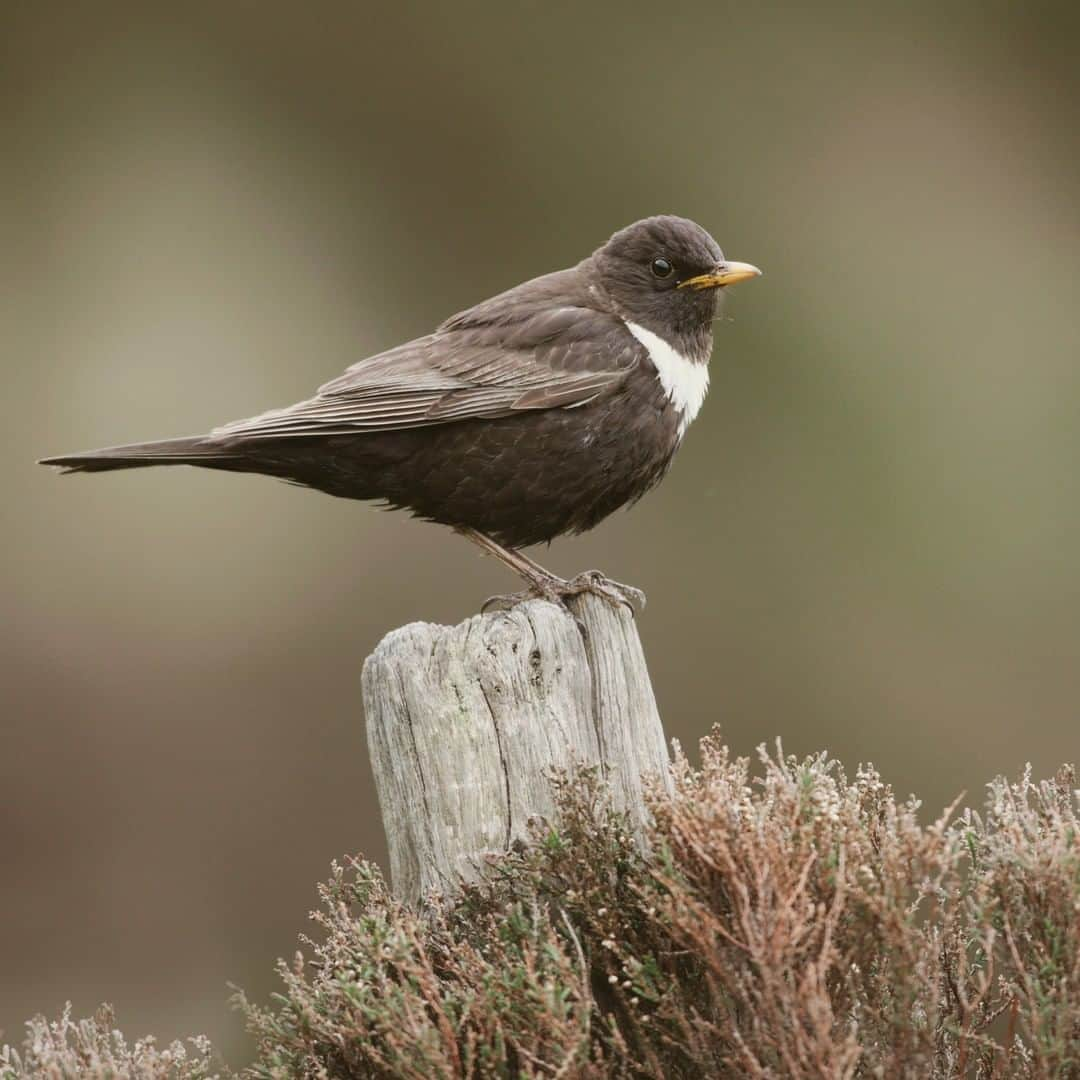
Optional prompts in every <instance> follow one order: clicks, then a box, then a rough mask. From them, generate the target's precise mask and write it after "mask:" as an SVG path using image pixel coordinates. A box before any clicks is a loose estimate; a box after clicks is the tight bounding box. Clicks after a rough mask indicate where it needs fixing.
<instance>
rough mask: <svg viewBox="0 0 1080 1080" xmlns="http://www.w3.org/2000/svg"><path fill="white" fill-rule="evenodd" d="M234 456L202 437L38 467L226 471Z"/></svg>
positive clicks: (73, 457)
mask: <svg viewBox="0 0 1080 1080" xmlns="http://www.w3.org/2000/svg"><path fill="white" fill-rule="evenodd" d="M235 460H236V455H235V452H233V451H230V450H228V449H226V448H225V447H223V446H221V444H220V443H213V442H211V441H210V440H209V439H206V438H205V437H203V436H196V437H195V438H188V439H162V440H160V441H158V442H145V443H130V444H129V445H127V446H107V447H105V448H104V449H103V450H87V451H86V452H84V453H81V454H65V455H63V457H52V458H42V459H41V461H39V462H38V464H39V465H55V466H59V467H60V468H61V470H62V471H63V472H64V473H76V472H108V471H109V470H110V469H139V468H143V467H144V466H147V465H202V466H204V467H210V468H214V467H215V465H216V466H219V467H227V463H228V462H230V461H235Z"/></svg>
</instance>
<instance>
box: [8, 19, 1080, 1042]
mask: <svg viewBox="0 0 1080 1080" xmlns="http://www.w3.org/2000/svg"><path fill="white" fill-rule="evenodd" d="M1068 10H1069V9H1068V8H1066V6H1064V5H1062V6H1061V7H1060V8H1059V7H1055V6H1052V5H1040V4H1033V5H1019V4H1004V3H998V4H995V3H970V4H965V3H956V4H949V5H940V4H929V3H926V4H904V5H900V4H893V5H884V4H879V5H869V4H854V3H853V4H847V3H842V2H830V0H825V2H824V3H819V4H814V5H797V4H747V3H741V4H729V3H706V4H701V3H696V4H655V5H644V4H626V3H621V4H591V5H566V6H563V5H559V4H552V3H545V4H541V3H516V4H498V5H496V4H491V5H481V6H475V5H463V4H460V3H457V4H452V5H451V4H445V5H443V4H425V5H421V6H414V5H409V4H397V5H385V6H384V5H378V6H376V5H364V4H360V3H350V4H340V5H318V4H317V5H286V4H278V3H259V4H256V3H226V4H219V3H198V2H196V3H188V4H184V5H161V4H157V5H146V4H131V5H129V6H115V5H112V4H109V3H103V4H96V5H78V6H76V5H53V4H28V3H27V4H24V3H9V4H6V5H5V12H4V14H5V18H4V28H3V31H2V35H0V116H2V120H3V132H4V153H3V169H2V171H0V196H2V197H0V215H2V220H0V229H2V245H0V260H2V265H3V271H2V273H3V289H2V293H0V295H2V297H3V304H2V310H3V319H2V324H0V334H2V337H0V342H2V349H3V352H2V355H3V385H4V404H5V408H4V423H3V426H2V434H0V438H2V439H3V444H4V445H3V455H2V461H3V466H2V467H3V474H2V477H3V490H4V529H3V534H2V537H3V539H2V542H3V545H4V552H3V561H2V569H0V575H2V576H0V588H2V594H3V599H2V607H3V612H4V617H3V621H2V630H0V632H2V642H3V647H2V659H0V663H2V665H3V670H2V672H0V709H2V723H0V740H2V741H0V852H2V862H0V1028H3V1029H4V1030H5V1032H6V1035H7V1038H8V1039H9V1040H10V1039H12V1038H14V1039H18V1038H21V1022H22V1020H24V1019H25V1018H26V1017H28V1016H29V1015H30V1014H31V1013H33V1012H35V1011H38V1010H41V1011H44V1012H46V1013H54V1012H56V1011H57V1010H58V1009H59V1008H60V1007H61V1006H62V1004H63V1002H64V1000H65V999H66V998H71V999H72V1000H73V1001H74V1003H75V1007H76V1010H77V1011H78V1012H85V1011H87V1010H90V1009H91V1008H93V1006H94V1005H95V1004H96V1003H97V1002H99V1001H101V1000H110V1001H112V1002H114V1003H115V1005H116V1006H117V1008H118V1011H119V1015H120V1019H121V1021H122V1023H123V1025H124V1027H125V1029H126V1030H127V1031H129V1032H131V1033H133V1034H136V1033H141V1032H144V1031H153V1032H155V1033H157V1034H158V1035H159V1036H161V1037H164V1038H171V1037H174V1036H176V1035H179V1034H183V1033H190V1032H194V1031H205V1032H206V1033H208V1034H209V1035H211V1036H212V1037H213V1038H214V1039H215V1041H216V1042H217V1043H218V1044H219V1045H220V1046H221V1047H222V1048H223V1049H224V1050H225V1051H226V1053H227V1055H228V1056H229V1057H230V1058H231V1059H232V1060H233V1062H234V1063H237V1062H239V1061H242V1060H243V1055H244V1053H245V1049H244V1048H245V1042H244V1036H243V1034H242V1032H241V1031H240V1021H239V1019H238V1018H237V1017H236V1016H235V1015H234V1014H230V1013H229V1012H228V1011H227V1009H226V1004H225V1003H226V998H227V994H228V991H227V989H226V982H227V981H233V982H236V983H239V984H241V985H243V986H244V987H246V988H247V989H248V990H249V991H250V992H251V993H252V994H253V995H255V996H256V997H262V996H264V995H265V994H266V993H268V992H269V990H270V989H271V987H272V985H273V982H274V979H273V975H272V962H273V959H274V958H275V957H277V956H279V955H291V952H292V950H293V948H294V945H295V938H296V934H297V932H298V930H300V929H301V928H302V927H303V925H304V920H305V916H306V913H307V911H308V909H309V908H310V907H312V906H314V903H315V893H314V884H315V882H316V880H318V879H320V878H321V877H323V876H325V874H326V872H327V867H328V864H329V862H330V860H331V859H332V858H334V857H336V856H340V855H342V854H343V853H346V852H355V851H358V850H362V851H364V852H366V853H367V854H369V855H371V856H373V857H375V858H376V859H380V860H381V859H382V858H383V856H384V846H383V838H382V830H381V827H380V823H379V818H378V812H377V808H376V806H375V803H374V799H373V793H372V786H371V779H370V773H369V767H368V762H367V753H366V748H365V743H364V735H363V724H362V717H361V710H360V697H359V675H360V665H361V662H362V660H363V658H364V656H365V655H366V654H367V653H368V652H370V651H371V649H372V648H373V647H374V645H375V643H376V642H377V641H378V639H379V638H380V637H381V635H382V634H384V633H385V632H386V631H388V630H390V629H392V628H394V627H396V626H399V625H401V624H402V623H405V622H407V621H409V620H412V619H427V620H433V621H443V622H456V621H458V620H460V619H462V618H464V617H465V616H467V615H469V614H471V613H473V612H475V611H476V610H477V607H478V605H479V604H480V602H481V601H482V600H483V599H484V598H485V597H487V596H488V595H489V594H491V593H493V592H499V591H504V590H505V589H507V588H508V587H510V586H512V585H513V582H512V581H511V580H510V579H509V578H508V577H507V576H506V573H505V571H503V570H502V568H501V567H499V566H498V565H497V564H495V563H493V562H491V561H490V560H484V559H482V558H481V557H479V555H478V553H477V552H476V551H475V550H474V549H473V548H472V547H471V546H470V545H468V544H466V543H465V542H463V541H462V540H460V539H457V538H455V537H453V536H452V535H450V534H449V533H448V532H446V531H445V530H442V529H439V528H437V527H434V526H431V525H426V524H422V523H418V522H414V521H411V520H410V519H408V518H407V517H406V516H404V515H402V514H396V515H391V514H382V513H379V512H377V511H375V510H374V509H372V508H370V507H365V506H363V505H361V504H356V503H348V502H343V501H337V500H333V499H330V498H327V497H325V496H321V495H317V494H314V493H310V492H303V491H299V490H296V489H291V488H289V487H287V486H286V485H284V484H280V483H274V482H271V481H269V480H263V479H260V478H254V477H237V476H227V475H215V474H212V473H199V472H196V471H194V470H174V471H168V472H162V471H156V472H152V471H147V472H143V473H129V474H117V475H115V476H106V477H73V478H69V479H59V478H57V477H56V476H54V475H52V474H50V473H49V472H47V471H46V470H44V469H42V468H39V467H37V466H35V465H34V464H33V461H34V459H35V458H37V457H39V456H42V455H45V454H50V453H59V452H63V451H72V450H79V449H85V448H89V447H95V446H100V445H105V444H109V443H117V442H123V441H128V440H135V439H141V438H147V437H158V436H168V435H182V434H190V433H196V432H201V431H204V430H206V429H207V428H208V427H210V426H211V425H214V424H216V423H218V422H221V421H225V420H229V419H232V418H235V417H240V416H246V415H250V414H252V413H255V412H258V411H260V410H263V409H265V408H268V407H272V406H276V405H283V404H288V403H289V402H292V401H294V400H296V399H298V398H300V397H302V396H306V395H307V394H308V393H309V392H310V391H311V390H312V389H313V388H314V386H315V385H317V384H318V383H320V382H322V381H323V380H325V379H328V378H330V377H332V376H334V375H336V374H337V373H338V372H339V371H341V370H342V369H343V368H344V367H346V366H347V365H348V364H350V363H351V362H353V361H355V360H357V359H359V358H360V357H363V356H365V355H367V354H370V353H372V352H375V351H378V350H381V349H383V348H386V347H388V346H390V345H393V344H396V343H397V342H399V341H402V340H404V339H406V338H409V337H413V336H416V335H418V334H420V333H423V332H425V331H427V330H428V329H430V328H431V327H432V326H433V325H434V324H436V323H437V322H439V321H440V320H441V319H443V318H444V317H446V316H447V315H449V314H450V313H452V312H454V311H456V310H458V309H460V308H462V307H465V306H467V305H469V304H471V303H473V302H475V301H477V300H479V299H481V298H483V297H485V296H487V295H489V294H491V293H494V292H496V291H499V290H501V289H503V288H505V287H507V286H509V285H512V284H514V283H516V282H518V281H519V280H522V279H525V278H528V277H531V276H533V275H535V274H539V273H542V272H545V271H548V270H551V269H555V268H558V267H562V266H565V265H568V264H571V263H574V262H576V261H577V260H578V259H579V258H581V257H582V256H583V255H585V254H586V253H588V252H589V251H590V250H592V248H593V247H595V246H596V245H598V244H599V243H601V242H602V241H603V240H604V239H606V237H607V236H608V235H609V234H610V233H611V232H612V231H614V230H615V229H616V228H619V227H621V226H622V225H624V224H626V223H628V222H630V221H632V220H634V219H636V218H639V217H642V216H645V215H647V214H652V213H658V212H674V213H679V214H684V215H687V216H689V217H693V218H695V219H696V220H698V221H700V222H701V223H702V224H704V225H705V226H706V227H707V228H708V229H709V230H710V231H712V232H713V234H714V235H715V236H716V237H717V239H718V240H719V241H720V243H721V245H722V246H723V248H724V249H725V251H726V252H727V254H728V255H729V256H731V257H733V258H738V259H743V260H749V261H751V262H754V263H757V264H758V265H760V266H762V267H763V268H764V269H765V271H766V276H765V277H764V278H763V279H762V280H760V281H758V282H754V283H753V284H750V285H746V286H743V287H740V288H739V289H738V290H736V291H734V292H733V293H732V294H731V295H730V297H729V299H728V304H727V312H726V319H725V321H724V322H722V323H721V324H719V325H718V326H717V340H716V350H715V353H714V356H713V361H712V393H711V395H710V397H709V400H708V402H707V404H706V407H705V409H704V411H703V413H702V415H701V417H700V418H699V419H698V421H697V422H696V423H695V425H694V427H693V428H692V430H691V433H690V435H689V436H688V438H687V440H686V442H685V444H684V446H683V449H682V452H681V454H680V456H679V459H678V460H677V462H676V464H675V467H674V469H673V471H672V472H671V474H670V475H669V477H668V479H667V480H666V482H665V483H664V484H663V486H662V487H661V488H659V489H658V490H657V491H655V492H654V493H652V494H651V495H650V496H648V498H647V499H646V500H645V501H644V502H643V503H641V504H640V505H638V506H637V507H636V508H634V509H633V510H632V511H631V512H630V513H628V514H619V515H616V516H615V517H613V518H611V519H609V520H608V521H607V522H605V523H604V524H603V525H602V526H600V527H599V528H598V529H597V530H596V531H595V532H593V533H592V534H590V535H588V536H586V537H583V538H580V539H573V540H562V541H557V542H556V544H555V545H553V547H552V549H551V551H550V552H540V553H538V554H539V555H540V556H541V557H542V558H543V559H544V561H545V562H547V563H548V564H549V565H550V566H551V567H552V568H553V569H556V570H558V571H561V572H564V573H570V572H574V571H577V570H580V569H583V568H586V567H591V566H594V565H595V566H601V567H603V569H604V570H605V571H607V572H608V573H609V574H611V575H612V576H613V577H615V578H618V579H620V580H623V581H631V582H634V583H636V584H638V585H640V586H641V587H643V588H644V589H645V590H646V591H647V592H648V595H649V606H648V609H647V611H646V612H645V613H644V614H643V616H642V617H641V619H640V627H641V634H642V637H643V639H644V642H645V647H646V650H647V653H648V656H649V659H650V664H651V670H652V675H653V679H654V683H655V687H656V691H657V695H658V698H659V701H660V704H661V709H662V712H663V715H664V717H665V723H666V727H667V730H668V732H669V734H670V735H672V736H675V737H678V738H679V739H681V740H682V741H683V742H684V744H686V745H688V746H693V745H694V744H695V743H696V740H697V739H698V738H699V737H700V736H701V735H702V734H703V733H704V732H705V731H706V730H708V728H709V727H710V725H712V724H714V723H720V724H721V725H722V726H723V730H724V732H725V734H726V736H727V738H728V739H729V740H730V742H731V744H732V746H733V747H734V748H735V750H736V751H737V752H739V753H749V752H751V751H752V749H753V747H754V746H755V745H756V744H757V743H758V742H760V741H762V740H767V739H768V740H771V739H773V738H774V737H776V736H782V737H783V740H784V745H785V747H786V748H787V749H788V750H791V751H796V752H799V753H803V752H809V751H812V750H816V749H821V748H827V749H828V750H829V751H830V752H831V753H832V754H834V755H837V756H839V757H840V758H842V759H843V760H844V762H845V763H846V764H847V765H848V766H849V767H850V768H852V769H853V768H854V766H855V764H856V763H857V762H859V761H866V760H872V761H874V762H875V763H876V764H877V765H878V766H879V767H880V768H881V769H882V771H883V772H884V774H885V776H886V777H887V778H888V779H889V780H890V781H891V782H892V783H893V785H894V786H895V787H896V788H897V789H898V790H899V791H900V792H902V793H907V792H909V791H915V792H918V793H919V794H920V795H921V796H923V798H924V800H925V806H926V809H927V812H928V813H936V812H937V811H938V810H939V809H940V807H941V806H942V805H943V804H944V803H945V802H947V801H949V800H950V799H952V798H953V796H954V795H956V794H957V793H959V792H960V791H961V790H964V789H966V790H967V791H968V792H969V793H970V796H971V798H972V799H973V800H980V799H981V797H982V792H981V785H982V783H983V782H984V781H986V780H987V779H989V778H990V776H991V775H992V774H993V773H995V772H997V771H1007V772H1015V771H1016V770H1018V769H1019V768H1020V767H1021V766H1022V765H1023V763H1024V762H1025V761H1028V760H1030V761H1032V762H1033V763H1034V766H1035V768H1036V771H1037V772H1039V773H1041V774H1045V773H1047V772H1048V771H1050V770H1052V769H1053V768H1054V766H1055V765H1056V764H1057V763H1059V762H1060V761H1062V760H1065V759H1069V758H1075V757H1076V756H1077V752H1078V749H1080V738H1078V730H1080V726H1078V722H1077V721H1078V715H1077V712H1078V710H1077V697H1078V690H1080V614H1078V601H1080V555H1078V552H1080V491H1078V484H1077V476H1078V467H1080V423H1078V415H1080V365H1078V359H1080V332H1078V329H1077V327H1078V315H1080V200H1078V198H1077V196H1078V194H1080V109H1078V105H1080V67H1078V66H1077V64H1076V41H1077V32H1078V26H1077V23H1076V21H1075V19H1074V18H1073V17H1072V16H1071V15H1069V14H1067V11H1068ZM1073 10H1075V8H1073Z"/></svg>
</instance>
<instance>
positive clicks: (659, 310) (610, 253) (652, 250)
mask: <svg viewBox="0 0 1080 1080" xmlns="http://www.w3.org/2000/svg"><path fill="white" fill-rule="evenodd" d="M590 261H591V262H592V265H593V268H594V272H595V274H596V275H597V277H598V278H599V283H600V284H601V286H602V287H603V288H604V290H605V291H606V292H607V293H608V295H609V296H610V297H611V298H612V299H613V300H614V301H615V303H616V305H617V307H618V310H619V313H620V314H621V315H622V316H623V317H624V318H626V319H628V320H629V321H630V322H633V323H637V324H638V325H639V326H644V327H645V328H646V329H647V330H651V331H652V332H653V333H655V334H659V335H660V336H661V337H662V338H664V340H665V341H668V342H669V343H671V344H673V345H674V344H676V342H678V341H680V340H683V339H686V338H690V339H692V340H693V341H695V342H696V341H702V342H707V341H708V340H710V339H711V328H712V322H713V320H714V319H715V318H716V312H717V307H718V305H719V298H720V294H721V292H723V290H724V289H725V288H726V287H727V286H728V285H734V284H735V283H736V282H739V281H746V280H748V279H749V278H752V277H757V276H758V275H759V274H760V273H761V271H760V270H759V269H758V268H757V267H756V266H751V265H750V264H749V263H740V262H732V261H731V260H730V259H725V258H724V253H723V252H722V251H721V250H720V246H719V245H718V244H717V242H716V241H715V240H714V239H713V238H712V237H711V236H710V235H709V234H708V233H707V232H706V231H705V230H704V229H703V228H702V227H701V226H700V225H697V224H695V223H694V222H693V221H688V220H687V219H686V218H681V217H673V216H671V215H669V214H662V215H659V216H657V217H650V218H645V219H643V220H642V221H636V222H634V224H633V225H628V226H627V227H626V228H625V229H620V230H619V232H617V233H616V234H615V235H614V236H613V237H612V238H611V239H610V240H609V241H608V242H607V243H606V244H604V245H603V247H601V248H598V249H597V250H596V251H595V252H594V253H593V254H592V255H591V256H590Z"/></svg>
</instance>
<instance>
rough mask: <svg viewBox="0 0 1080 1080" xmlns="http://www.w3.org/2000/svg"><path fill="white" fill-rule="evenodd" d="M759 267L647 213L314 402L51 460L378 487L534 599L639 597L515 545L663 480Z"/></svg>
mask: <svg viewBox="0 0 1080 1080" xmlns="http://www.w3.org/2000/svg"><path fill="white" fill-rule="evenodd" d="M759 273H760V271H759V270H758V269H757V268H756V267H753V266H750V265H749V264H747V263H736V262H730V261H728V260H726V259H725V258H724V255H723V252H721V250H720V248H719V247H718V246H717V244H716V241H715V240H713V238H712V237H711V236H710V235H709V234H708V233H707V232H706V231H705V230H704V229H702V228H701V227H700V226H699V225H695V224H694V223H693V222H692V221H688V220H686V219H685V218H680V217H671V216H667V215H664V216H659V217H651V218H646V219H645V220H643V221H638V222H636V223H635V224H633V225H630V226H628V227H627V228H625V229H622V230H621V231H620V232H617V233H615V235H614V236H612V237H611V239H610V240H608V242H607V243H606V244H604V245H603V246H602V247H600V248H598V249H597V250H596V251H595V252H593V254H592V255H590V256H589V257H588V258H587V259H584V260H583V261H582V262H580V263H578V265H577V266H575V267H572V268H570V269H568V270H559V271H557V272H555V273H553V274H546V275H544V276H543V277H538V278H534V279H533V280H532V281H527V282H525V283H524V284H522V285H518V286H517V287H516V288H513V289H510V290H509V291H508V292H504V293H500V294H499V295H498V296H495V297H493V298H492V299H490V300H485V301H484V302H483V303H480V304H477V305H476V306H475V307H472V308H469V309H468V310H467V311H463V312H461V313H460V314H458V315H454V316H452V317H451V318H449V319H447V320H446V322H444V323H443V324H442V325H441V326H440V327H438V329H436V330H435V331H434V332H433V333H431V334H428V335H426V336H425V337H421V338H417V339H416V340H415V341H410V342H407V343H406V344H404V345H399V346H398V347H397V348H394V349H390V350H388V351H387V352H383V353H379V354H378V355H377V356H371V357H368V358H367V359H366V360H361V361H360V362H359V363H357V364H354V365H353V366H352V367H351V368H349V369H348V371H346V372H345V374H343V375H341V376H340V377H339V378H337V379H334V380H333V381H332V382H328V383H327V384H326V385H325V386H322V387H320V388H319V390H318V392H317V393H316V395H315V396H314V397H312V398H310V399H308V400H307V401H301V402H299V403H298V404H296V405H290V406H289V407H288V408H285V409H275V410H273V411H271V412H267V413H262V414H261V415H259V416H255V417H252V418H251V419H249V420H237V421H234V422H233V423H230V424H225V425H224V426H223V427H219V428H216V429H214V430H213V431H211V432H210V433H209V434H208V435H201V436H196V437H194V438H186V439H168V440H165V441H162V442H148V443H135V444H133V445H130V446H117V447H110V448H108V449H104V450H93V451H88V452H86V453H81V454H69V455H65V456H64V457H55V458H46V459H45V460H44V461H43V462H42V464H45V465H59V466H63V467H64V469H65V471H66V472H104V471H106V470H110V469H128V468H140V467H142V466H146V465H198V466H201V467H203V468H208V469H226V470H229V471H231V472H251V473H264V474H266V475H268V476H276V477H280V478H282V479H285V480H290V481H293V482H294V483H298V484H304V485H306V486H308V487H312V488H317V489H318V490H320V491H325V492H328V493H329V494H331V495H339V496H342V497H344V498H349V499H378V500H382V501H383V502H384V503H386V504H387V505H389V506H390V507H395V508H405V509H408V510H411V511H412V513H413V514H415V515H417V516H419V517H422V518H426V519H428V520H430V521H437V522H439V523H441V524H443V525H449V526H451V527H452V528H454V529H456V530H457V531H458V532H460V533H461V534H463V535H464V536H467V537H468V538H469V539H471V540H473V541H474V542H475V543H477V544H479V545H480V546H481V547H482V548H483V549H484V550H486V551H488V552H490V553H491V554H493V555H495V556H497V557H498V558H499V559H501V560H502V561H503V562H504V563H505V564H506V565H507V566H508V567H510V568H511V569H512V570H513V571H515V573H517V574H519V575H520V576H521V577H522V578H524V579H525V581H526V582H527V583H528V586H529V592H528V594H526V595H534V596H535V595H540V596H545V597H547V598H549V599H553V600H557V601H562V600H564V599H565V597H567V596H569V595H572V594H575V593H579V592H583V591H591V592H598V593H600V594H602V595H604V596H606V597H608V598H609V599H612V600H618V601H621V602H626V601H629V600H638V601H641V600H643V597H641V595H640V593H638V592H637V590H635V589H631V588H629V587H627V586H621V585H618V584H617V583H616V582H611V581H608V580H607V579H606V578H604V577H602V576H601V575H600V574H598V573H596V572H595V571H592V572H589V573H586V574H580V575H578V576H577V577H576V578H573V579H571V580H569V581H566V580H563V579H561V578H558V577H556V576H555V575H554V574H551V573H550V572H548V571H547V570H545V569H544V568H543V567H541V566H539V565H538V564H536V563H534V562H533V561H532V560H531V559H529V558H527V557H526V556H525V555H523V554H521V552H520V551H518V550H516V549H518V548H521V547H526V546H528V545H529V544H536V543H540V542H542V541H549V540H551V539H553V538H554V537H556V536H559V535H560V534H562V533H567V532H572V533H576V532H582V531H584V530H585V529H590V528H592V527H593V526H594V525H595V524H596V523H597V522H599V521H600V520H601V519H603V518H605V517H607V516H608V514H610V513H612V511H614V510H617V509H618V508H619V507H620V506H624V505H626V504H628V503H632V502H634V501H635V500H637V499H638V498H640V497H641V496H642V495H643V494H644V493H645V492H646V491H647V490H648V489H649V488H651V487H652V486H653V485H654V484H655V483H657V481H659V480H660V479H661V477H663V475H664V473H665V472H666V471H667V468H668V465H669V464H670V462H671V459H672V456H673V455H674V453H675V451H676V450H677V449H678V447H679V443H680V442H681V441H682V437H683V435H684V434H685V432H686V429H687V427H688V426H689V424H690V422H691V421H692V420H693V419H694V417H695V416H696V415H697V412H698V410H699V409H700V408H701V404H702V402H703V400H704V398H705V392H706V389H707V388H708V384H709V367H708V364H709V356H710V354H711V352H712V326H713V321H714V319H715V318H716V313H717V305H718V296H719V293H720V290H721V289H722V288H723V287H725V286H727V285H731V284H734V283H735V282H738V281H743V280H746V279H747V278H751V277H755V276H757V275H758V274H759ZM500 599H516V597H515V598H500Z"/></svg>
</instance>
